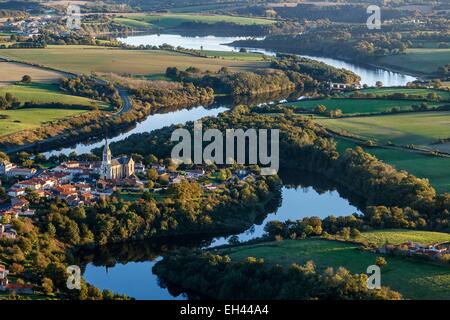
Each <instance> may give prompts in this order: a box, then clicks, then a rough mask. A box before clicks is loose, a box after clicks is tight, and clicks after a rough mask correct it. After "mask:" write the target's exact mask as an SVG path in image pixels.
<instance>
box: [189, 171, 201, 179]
mask: <svg viewBox="0 0 450 320" xmlns="http://www.w3.org/2000/svg"><path fill="white" fill-rule="evenodd" d="M204 175H205V170H203V169H196V170H188V171H186V176H187V177H188V178H191V179H198V178H200V177H202V176H204Z"/></svg>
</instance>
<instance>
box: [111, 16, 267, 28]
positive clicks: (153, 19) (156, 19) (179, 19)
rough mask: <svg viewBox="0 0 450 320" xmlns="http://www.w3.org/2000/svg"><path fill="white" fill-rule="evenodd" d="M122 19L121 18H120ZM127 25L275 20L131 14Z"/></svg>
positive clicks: (251, 23) (172, 24)
mask: <svg viewBox="0 0 450 320" xmlns="http://www.w3.org/2000/svg"><path fill="white" fill-rule="evenodd" d="M119 19H120V18H119ZM126 19H127V21H126V22H127V23H130V21H129V20H134V21H139V22H144V23H146V24H148V26H155V27H157V28H164V29H170V28H177V27H179V26H180V25H182V24H183V23H185V22H200V23H207V24H215V23H219V22H228V23H234V24H239V25H271V24H274V23H275V22H276V21H275V20H270V19H264V18H249V17H239V16H224V15H211V14H209V15H200V14H173V13H170V14H157V15H154V14H152V15H147V14H130V15H127V16H126Z"/></svg>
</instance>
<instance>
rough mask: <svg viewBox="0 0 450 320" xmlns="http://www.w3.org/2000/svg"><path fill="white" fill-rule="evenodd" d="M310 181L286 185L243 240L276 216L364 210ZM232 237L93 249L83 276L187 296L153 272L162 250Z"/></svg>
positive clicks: (146, 294)
mask: <svg viewBox="0 0 450 320" xmlns="http://www.w3.org/2000/svg"><path fill="white" fill-rule="evenodd" d="M310 181H311V180H310V179H308V182H307V184H306V185H303V186H297V187H293V186H291V185H290V186H285V187H283V189H282V199H281V206H280V207H278V208H277V209H276V210H275V211H274V212H272V213H270V214H268V215H267V217H266V218H265V219H264V221H263V222H262V223H260V224H258V225H254V226H253V227H252V228H250V229H249V230H246V231H244V232H242V233H240V234H238V235H237V236H238V238H239V240H240V241H246V240H249V239H252V238H255V237H259V236H261V235H263V233H264V230H263V229H264V226H265V225H266V224H267V222H269V221H273V220H279V221H285V220H288V219H291V220H297V219H301V218H303V217H311V216H318V217H321V218H325V217H326V216H329V215H331V214H333V215H335V216H343V215H349V214H352V213H360V211H359V210H358V209H357V207H355V205H353V204H351V203H350V201H349V200H347V199H345V198H344V197H343V196H341V195H340V194H339V192H338V191H336V190H331V189H329V190H324V188H323V187H318V186H316V185H314V186H311V185H309V184H311V182H310ZM322 182H323V181H322ZM314 183H316V182H314ZM317 183H318V182H317ZM228 238H229V237H217V238H214V239H209V240H205V241H206V242H205V243H202V242H201V241H200V240H198V242H197V243H196V242H195V240H194V239H193V240H192V241H193V243H189V241H187V242H186V241H179V242H178V243H175V244H172V245H173V246H172V247H170V246H169V247H170V248H167V247H166V246H167V244H166V243H164V244H150V243H136V244H126V245H123V246H120V245H119V246H115V247H112V248H108V249H102V250H99V251H97V252H96V253H95V254H92V253H90V255H89V256H90V259H89V260H88V262H87V265H86V267H85V272H84V274H83V277H84V279H85V280H86V281H87V282H89V283H91V284H93V285H95V286H97V287H98V288H100V289H110V290H112V291H114V292H118V293H122V294H127V295H129V296H131V297H134V298H136V299H139V300H154V299H156V300H168V299H184V298H185V297H184V296H173V295H172V294H170V293H169V292H168V291H167V289H165V288H161V287H160V286H159V284H158V277H157V276H156V275H154V274H153V273H152V268H153V266H154V265H155V263H157V262H158V261H159V260H160V259H162V257H161V256H160V254H163V253H164V252H167V251H170V250H171V249H174V248H177V247H185V246H189V247H191V246H192V247H194V246H206V247H213V246H217V245H222V244H226V243H228Z"/></svg>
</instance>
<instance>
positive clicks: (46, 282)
mask: <svg viewBox="0 0 450 320" xmlns="http://www.w3.org/2000/svg"><path fill="white" fill-rule="evenodd" d="M41 286H42V290H43V291H44V293H45V294H50V293H52V292H53V287H54V286H53V281H52V279H50V278H43V279H42V283H41Z"/></svg>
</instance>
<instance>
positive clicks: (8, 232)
mask: <svg viewBox="0 0 450 320" xmlns="http://www.w3.org/2000/svg"><path fill="white" fill-rule="evenodd" d="M0 238H6V239H16V238H17V231H16V230H14V229H13V228H12V227H11V225H10V224H7V225H3V224H0Z"/></svg>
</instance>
